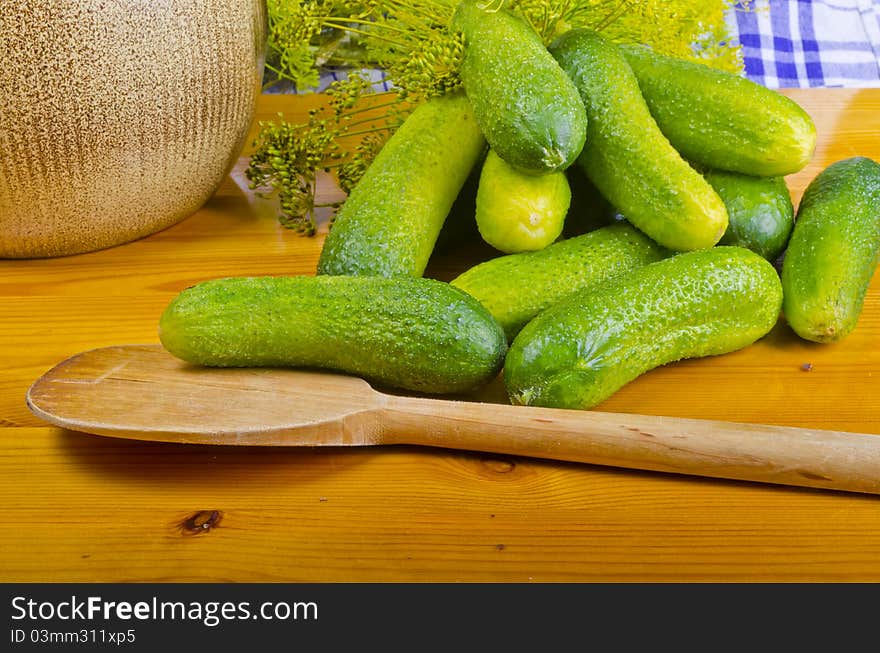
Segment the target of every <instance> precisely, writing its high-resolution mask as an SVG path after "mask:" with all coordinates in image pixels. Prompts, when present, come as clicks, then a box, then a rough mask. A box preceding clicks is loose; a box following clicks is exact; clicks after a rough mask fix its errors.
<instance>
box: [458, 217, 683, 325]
mask: <svg viewBox="0 0 880 653" xmlns="http://www.w3.org/2000/svg"><path fill="white" fill-rule="evenodd" d="M669 254H670V253H669V252H668V251H667V250H665V249H664V248H662V247H661V246H660V245H658V244H657V243H655V242H654V241H653V240H651V239H650V238H648V237H647V236H645V235H644V234H642V233H641V232H639V231H638V230H636V229H634V228H633V227H632V226H630V225H629V224H626V223H619V224H614V225H610V226H607V227H602V228H600V229H596V230H594V231H591V232H589V233H586V234H583V235H581V236H576V237H574V238H568V239H566V240H561V241H559V242H557V243H554V244H552V245H550V246H548V247H546V248H545V249H542V250H540V251H537V252H527V253H523V254H510V255H508V256H499V257H498V258H494V259H490V260H488V261H485V262H483V263H479V264H478V265H476V266H474V267H472V268H470V269H469V270H467V271H465V272H464V273H462V274H461V275H459V276H458V277H456V278H455V279H453V280H452V281H451V282H450V283H451V284H452V285H453V286H456V287H458V288H461V289H462V290H465V291H466V292H468V293H469V294H471V295H473V296H474V297H476V298H477V299H478V300H479V301H480V303H482V304H483V306H485V307H486V308H487V309H489V312H490V313H492V315H493V316H494V317H495V319H496V320H497V321H498V323H499V324H500V325H501V327H502V328H503V329H504V332H505V334H506V335H507V338H508V340H512V339H513V337H514V336H515V335H516V334H517V333H519V331H520V329H522V328H523V326H525V324H526V323H527V322H528V321H529V320H531V319H532V318H533V317H535V316H536V315H537V314H538V313H540V312H541V311H543V310H544V309H546V308H548V307H550V306H552V305H553V304H556V303H557V302H559V301H560V300H561V299H562V298H564V297H566V296H567V295H570V294H572V293H574V292H577V291H579V290H582V289H584V288H589V287H592V286H595V285H598V284H599V283H601V282H602V281H605V280H606V279H610V278H611V277H613V276H616V275H620V274H624V273H627V272H629V271H630V270H633V269H635V268H637V267H640V266H643V265H647V264H648V263H653V262H654V261H659V260H660V259H662V258H664V257H665V256H668V255H669Z"/></svg>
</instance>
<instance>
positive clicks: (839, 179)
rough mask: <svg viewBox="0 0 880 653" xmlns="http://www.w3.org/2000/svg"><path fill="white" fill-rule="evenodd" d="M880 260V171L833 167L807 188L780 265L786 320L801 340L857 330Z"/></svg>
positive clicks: (863, 164) (855, 163)
mask: <svg viewBox="0 0 880 653" xmlns="http://www.w3.org/2000/svg"><path fill="white" fill-rule="evenodd" d="M878 257H880V164H878V163H877V162H875V161H872V160H871V159H868V158H866V157H853V158H849V159H844V160H841V161H837V162H836V163H832V164H831V165H830V166H828V167H827V168H825V169H824V170H823V171H822V172H820V173H819V174H818V175H817V176H816V177H815V178H814V179H813V180H812V181H811V182H810V184H809V186H807V189H806V190H805V191H804V195H803V197H802V198H801V202H800V205H799V206H798V211H797V218H796V219H795V223H794V230H793V231H792V234H791V239H790V240H789V244H788V249H787V250H786V252H785V258H784V260H783V263H782V287H783V289H784V290H785V302H784V304H783V313H784V315H785V318H786V320H787V321H788V323H789V325H790V326H791V328H792V329H793V330H794V331H795V333H797V334H798V335H799V336H800V337H801V338H804V339H805V340H812V341H814V342H835V341H839V340H841V339H843V338H844V337H846V336H847V335H849V334H850V333H851V332H852V331H853V329H855V327H856V324H857V323H858V320H859V316H860V315H861V312H862V306H863V304H864V301H865V294H866V293H867V291H868V286H869V285H870V283H871V279H872V278H873V275H874V270H875V269H876V268H877V263H878Z"/></svg>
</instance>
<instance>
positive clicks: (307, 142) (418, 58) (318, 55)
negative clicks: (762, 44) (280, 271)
mask: <svg viewBox="0 0 880 653" xmlns="http://www.w3.org/2000/svg"><path fill="white" fill-rule="evenodd" d="M497 2H498V3H499V5H501V4H504V5H505V6H506V7H507V8H508V9H510V10H511V11H513V12H515V13H517V14H519V15H520V16H522V17H523V18H525V19H526V20H527V21H529V22H530V23H531V25H532V26H533V27H534V29H535V31H536V32H537V33H538V34H539V35H540V36H541V38H542V39H543V40H544V42H545V43H547V44H549V43H550V42H551V41H552V40H553V39H554V38H555V37H556V36H558V35H559V34H562V33H563V32H565V31H567V30H569V29H572V28H575V27H589V28H592V29H595V30H598V31H601V32H602V33H603V34H604V35H605V36H606V37H607V38H609V39H611V40H612V41H616V42H620V43H642V44H646V45H649V46H651V47H652V48H654V49H655V50H656V51H658V52H661V53H663V54H668V55H672V56H677V57H681V58H685V59H691V60H697V61H701V62H703V63H706V64H708V65H711V66H714V67H717V68H721V69H723V70H728V71H731V72H737V73H739V72H741V71H742V60H741V55H740V50H739V47H738V46H737V45H736V44H734V43H732V41H731V39H730V35H729V34H728V33H727V27H726V24H725V21H724V12H725V11H726V10H727V9H729V8H731V7H732V6H733V5H734V4H736V3H735V2H734V0H497ZM456 4H457V0H267V9H268V13H269V50H268V54H267V61H266V67H267V70H268V71H269V73H270V74H271V75H272V76H273V77H274V80H272V81H270V82H269V84H268V85H272V84H275V83H287V84H292V85H293V86H294V87H295V89H297V90H300V91H302V90H306V89H315V88H316V87H317V86H318V83H319V80H320V72H321V71H322V70H324V69H327V68H333V67H341V68H343V69H345V70H347V71H349V75H348V79H347V80H345V81H341V82H334V83H333V84H331V85H330V87H328V88H327V89H326V94H327V95H328V96H329V102H328V104H327V106H326V108H325V109H321V110H318V111H316V112H314V113H313V114H311V115H310V116H309V119H308V121H307V122H306V123H303V124H298V125H293V124H289V123H287V122H285V121H284V119H283V117H280V118H279V121H276V122H267V123H262V124H261V125H260V133H259V136H258V138H257V141H256V143H255V144H254V148H255V152H254V154H253V155H252V157H251V162H250V165H249V167H248V169H247V176H248V179H249V180H250V182H251V185H252V187H253V188H254V189H256V190H258V191H260V192H261V193H263V194H267V195H277V197H278V198H279V201H280V206H281V209H280V210H281V215H280V222H281V224H282V225H284V226H286V227H289V228H292V229H294V230H296V231H298V232H300V233H303V234H314V233H315V232H316V229H317V226H316V221H315V209H316V208H318V207H319V206H320V205H318V204H316V203H315V201H316V200H315V181H316V173H317V171H318V170H321V169H325V170H328V171H332V172H333V173H334V174H335V176H336V179H337V181H338V182H339V185H340V187H341V189H342V190H343V191H345V192H349V191H350V190H351V188H353V187H354V185H355V184H356V183H357V182H358V181H359V180H360V178H361V176H362V175H363V172H364V171H365V170H366V168H367V167H368V166H369V165H370V163H371V162H372V160H373V159H374V158H375V156H376V154H377V153H378V152H379V150H381V148H382V146H383V145H384V143H385V142H386V141H387V139H388V138H389V136H390V135H391V134H392V133H393V132H394V130H395V129H396V128H397V126H399V125H400V123H401V122H402V121H403V119H404V118H405V116H406V115H407V114H408V112H409V111H410V110H411V109H412V108H414V107H415V106H416V105H417V104H419V103H420V102H423V101H424V100H425V99H427V98H430V97H433V96H436V95H441V94H444V93H447V92H449V91H451V90H454V89H455V88H457V87H458V86H460V84H461V80H460V78H459V69H460V66H461V61H462V58H463V53H464V47H463V42H462V37H461V35H460V34H458V33H455V32H454V31H453V30H451V29H450V28H449V24H450V21H451V19H452V15H453V13H454V11H455V6H456ZM741 4H742V3H741ZM744 4H746V5H748V4H750V3H749V2H746V3H744ZM363 69H381V70H383V71H384V72H385V74H386V77H387V79H388V80H389V81H390V82H391V83H392V86H393V89H394V90H393V91H391V92H376V91H374V89H373V88H372V86H371V84H370V82H369V81H368V80H367V79H366V77H364V76H363V75H360V74H358V73H357V72H356V71H358V70H363ZM352 71H354V72H352ZM332 206H333V205H331V208H332ZM331 220H332V218H331Z"/></svg>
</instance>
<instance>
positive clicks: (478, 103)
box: [452, 0, 587, 174]
mask: <svg viewBox="0 0 880 653" xmlns="http://www.w3.org/2000/svg"><path fill="white" fill-rule="evenodd" d="M452 25H453V29H457V30H460V31H461V33H462V34H463V36H464V59H463V61H462V65H461V70H460V74H461V80H462V84H463V86H464V88H465V91H466V92H467V96H468V99H469V100H470V101H471V104H472V105H473V108H474V114H475V115H476V117H477V122H478V123H479V125H480V128H481V129H482V131H483V134H485V136H486V140H487V141H488V142H489V145H490V146H491V147H492V149H493V150H495V152H496V153H497V154H498V156H500V157H501V158H502V159H504V160H505V161H506V162H507V163H509V164H510V165H512V166H515V167H517V168H521V169H522V170H525V171H528V172H532V173H535V174H543V173H547V172H552V171H558V170H563V169H565V168H567V167H568V166H569V165H571V164H572V163H573V162H574V160H575V159H576V158H577V155H578V154H579V153H580V151H581V148H583V146H584V138H585V137H586V123H587V118H586V114H585V112H584V105H583V102H582V101H581V98H580V95H579V94H578V92H577V89H576V88H575V87H574V85H573V84H572V82H571V80H570V79H569V78H568V77H567V76H566V75H565V73H563V72H562V70H560V68H559V65H558V64H557V63H556V61H554V60H553V57H551V56H550V54H549V53H548V52H547V48H546V47H545V46H544V44H543V42H542V41H541V39H540V37H539V36H538V34H537V33H536V32H535V30H534V29H532V27H531V25H529V24H528V23H527V22H526V21H525V20H523V19H522V18H520V17H519V16H517V15H515V14H512V13H510V12H509V11H508V10H507V9H506V8H505V7H504V5H503V2H494V3H491V5H490V4H489V3H485V4H484V3H482V2H480V0H463V2H461V3H460V4H459V5H458V7H457V8H456V11H455V14H454V16H453V19H452Z"/></svg>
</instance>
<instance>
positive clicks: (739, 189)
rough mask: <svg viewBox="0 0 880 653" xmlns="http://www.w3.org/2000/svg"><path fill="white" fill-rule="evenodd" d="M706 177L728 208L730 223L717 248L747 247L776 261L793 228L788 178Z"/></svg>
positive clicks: (733, 174) (722, 174)
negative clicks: (726, 246)
mask: <svg viewBox="0 0 880 653" xmlns="http://www.w3.org/2000/svg"><path fill="white" fill-rule="evenodd" d="M705 177H706V180H707V181H708V182H709V183H710V184H712V188H714V189H715V192H716V193H718V196H719V197H720V198H721V200H722V201H723V202H724V205H725V206H726V207H727V215H728V216H729V220H730V224H729V225H728V227H727V231H726V232H725V233H724V235H723V236H722V237H721V240H720V241H718V244H720V245H738V246H740V247H745V248H747V249H750V250H752V251H753V252H756V253H758V254H760V255H761V256H763V257H764V258H765V259H767V260H768V261H771V262H772V261H775V260H776V259H777V258H778V257H779V255H780V254H782V252H783V250H784V249H785V246H786V245H787V244H788V238H789V236H790V235H791V230H792V227H793V226H794V207H793V206H792V203H791V193H790V192H789V190H788V186H787V185H786V183H785V178H784V177H752V176H751V175H744V174H741V173H738V172H727V171H723V170H710V171H709V172H707V173H706V174H705Z"/></svg>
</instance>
